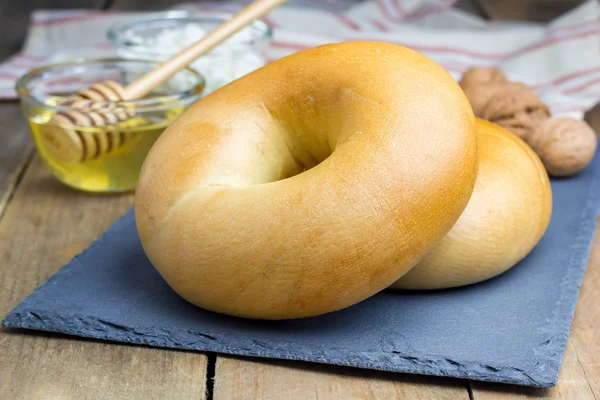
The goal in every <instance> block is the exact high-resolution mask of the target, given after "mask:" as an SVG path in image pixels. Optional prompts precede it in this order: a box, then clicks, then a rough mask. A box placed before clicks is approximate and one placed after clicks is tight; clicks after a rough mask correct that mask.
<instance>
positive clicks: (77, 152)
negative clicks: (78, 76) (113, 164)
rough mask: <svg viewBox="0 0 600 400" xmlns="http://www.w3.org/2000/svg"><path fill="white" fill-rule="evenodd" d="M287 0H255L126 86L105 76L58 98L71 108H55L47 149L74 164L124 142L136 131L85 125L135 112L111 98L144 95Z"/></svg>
mask: <svg viewBox="0 0 600 400" xmlns="http://www.w3.org/2000/svg"><path fill="white" fill-rule="evenodd" d="M285 1H286V0H256V1H254V2H253V3H251V4H250V5H248V6H246V7H245V8H244V9H242V10H241V11H240V12H239V13H237V14H235V15H234V16H233V17H232V18H231V19H229V20H227V21H226V22H224V23H223V24H221V25H220V26H218V27H217V28H215V29H214V30H213V31H211V32H209V33H208V34H207V35H206V36H204V37H203V38H201V39H200V40H198V41H197V42H196V43H194V44H192V45H191V46H189V47H187V48H186V49H184V50H182V51H181V52H179V53H178V54H176V55H175V56H173V57H172V58H170V59H169V60H167V61H165V62H163V63H161V65H159V66H158V67H156V68H155V69H153V70H151V71H149V72H147V73H146V74H144V75H142V76H140V77H139V78H138V79H136V80H135V81H133V82H131V83H130V84H129V85H127V86H126V87H123V86H121V85H120V84H119V83H117V82H115V81H104V82H100V83H96V84H95V85H92V86H90V87H89V88H88V89H85V90H82V91H80V92H78V93H77V94H75V95H74V96H72V97H70V98H69V99H67V100H66V101H64V102H61V103H60V104H59V106H68V107H70V108H73V110H69V111H61V112H58V113H56V114H55V115H54V116H53V117H52V119H51V121H50V123H48V124H45V125H44V129H43V131H42V134H41V137H42V139H43V140H44V142H45V147H46V149H48V151H50V152H51V153H52V154H53V155H54V156H55V157H57V158H58V159H60V160H62V161H63V162H68V163H77V162H84V161H89V160H93V159H96V158H98V157H100V156H102V155H105V154H108V153H110V152H112V151H114V150H116V149H118V148H119V147H122V146H123V145H124V144H125V143H127V142H129V141H130V140H131V139H132V138H133V137H134V136H135V134H134V133H130V132H120V131H116V130H115V131H110V130H107V131H106V132H92V131H90V130H86V129H85V128H91V127H102V126H106V125H114V124H116V123H119V122H122V121H125V120H127V119H129V118H131V117H133V116H134V113H135V111H134V110H133V109H131V108H126V107H115V106H114V104H115V103H114V102H119V101H130V100H136V99H140V98H142V97H144V96H145V95H147V94H148V93H150V92H151V91H152V90H154V89H155V88H156V87H158V86H160V85H161V84H163V83H164V82H165V81H166V80H168V79H169V78H171V77H172V76H173V75H175V74H176V73H177V72H179V71H181V70H182V69H184V68H185V67H187V66H188V65H189V64H190V63H191V62H192V61H194V60H196V59H197V58H198V57H200V56H201V55H203V54H205V53H207V52H209V51H210V50H212V49H213V48H214V47H216V46H217V45H218V44H220V43H221V42H223V41H224V40H226V39H228V38H229V37H230V36H232V35H233V34H235V33H236V32H238V31H239V30H241V29H242V28H244V27H245V26H247V25H249V24H251V23H252V22H253V21H255V20H256V19H258V18H260V17H261V16H263V15H265V14H266V13H268V12H269V11H271V10H272V9H274V8H276V7H277V6H279V5H280V4H282V3H284V2H285ZM78 127H79V128H80V129H78ZM81 128H84V129H81Z"/></svg>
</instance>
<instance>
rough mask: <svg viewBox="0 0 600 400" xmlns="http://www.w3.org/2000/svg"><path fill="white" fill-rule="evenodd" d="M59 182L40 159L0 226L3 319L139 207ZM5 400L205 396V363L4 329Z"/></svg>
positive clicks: (188, 356)
mask: <svg viewBox="0 0 600 400" xmlns="http://www.w3.org/2000/svg"><path fill="white" fill-rule="evenodd" d="M132 199H133V197H132V195H130V194H129V195H93V194H86V193H82V192H77V191H74V190H72V189H69V188H67V187H65V186H63V185H62V184H60V183H58V182H57V181H56V180H55V179H54V178H53V177H52V176H51V175H50V174H49V172H48V171H47V170H46V169H45V167H44V166H43V165H42V162H41V161H40V159H39V158H37V156H36V157H35V158H34V160H33V162H32V164H31V166H30V168H28V170H27V172H26V173H25V175H24V177H23V180H22V182H21V184H20V185H19V187H18V189H17V191H16V192H15V194H14V196H13V198H12V200H11V202H10V203H9V205H8V206H7V208H6V210H5V214H4V217H3V218H2V220H1V221H0V265H1V268H0V287H1V288H2V290H1V291H0V315H2V316H4V315H6V314H7V313H8V312H9V311H10V310H11V309H12V308H13V307H14V306H16V305H17V303H18V302H19V301H21V300H22V299H23V298H24V297H25V296H26V295H28V294H29V293H30V292H31V291H32V290H33V289H34V288H35V287H37V286H38V285H40V284H42V283H43V282H44V281H45V280H46V279H47V278H48V277H50V275H52V274H53V273H54V272H55V271H56V270H58V268H60V267H61V266H62V265H63V264H64V263H66V262H67V261H68V260H69V259H70V258H71V257H72V256H73V255H75V254H76V253H78V252H80V251H81V250H82V249H84V248H85V247H87V246H88V245H89V243H90V242H92V241H93V240H94V239H96V238H97V237H98V236H99V235H100V234H101V233H102V232H104V231H105V230H106V229H107V228H108V227H109V226H110V225H111V223H112V222H113V221H114V220H115V219H117V218H118V217H119V216H121V215H122V214H123V213H124V212H125V211H126V210H127V209H128V208H129V207H130V206H131V204H132ZM0 360H1V361H0V362H1V365H2V367H1V368H0V399H10V400H18V399H27V400H29V399H95V400H96V399H144V400H145V399H179V398H186V399H189V398H193V399H203V398H204V397H205V377H206V356H204V355H202V354H198V353H191V352H178V351H168V350H158V349H151V348H145V347H140V346H124V345H116V344H109V343H104V342H96V341H88V340H77V339H73V338H65V337H58V336H53V335H45V334H37V333H36V334H31V333H25V332H21V331H14V330H8V331H7V330H0Z"/></svg>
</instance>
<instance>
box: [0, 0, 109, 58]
mask: <svg viewBox="0 0 600 400" xmlns="http://www.w3.org/2000/svg"><path fill="white" fill-rule="evenodd" d="M106 2H107V0H54V1H52V0H50V1H49V0H2V1H0V32H1V34H2V35H1V37H0V60H2V59H4V58H6V57H8V56H10V55H12V54H14V53H16V52H18V51H19V50H20V49H21V46H22V45H23V42H24V40H25V36H26V34H27V24H28V22H29V17H30V13H31V12H32V11H33V10H37V9H65V8H80V9H84V8H88V9H101V8H102V7H104V6H105V4H106Z"/></svg>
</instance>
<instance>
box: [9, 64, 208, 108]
mask: <svg viewBox="0 0 600 400" xmlns="http://www.w3.org/2000/svg"><path fill="white" fill-rule="evenodd" d="M117 63H134V64H136V63H137V64H140V63H141V64H154V65H158V64H160V62H159V61H157V60H147V59H130V58H121V57H106V58H79V59H74V60H70V61H64V62H59V63H53V64H47V65H43V66H40V67H36V68H33V69H31V70H29V71H27V72H26V73H25V74H24V75H22V76H20V77H19V78H18V79H17V81H16V83H15V90H16V91H17V93H18V95H19V99H20V100H21V101H28V102H33V103H35V105H36V106H38V107H44V108H47V109H50V110H55V111H57V112H60V111H63V112H65V111H72V110H74V108H72V107H69V106H63V105H52V104H48V103H47V100H48V98H49V97H52V98H58V99H67V98H68V97H70V96H71V95H70V96H50V95H48V96H45V97H40V96H39V93H37V94H36V93H35V92H33V91H31V90H30V89H29V88H28V84H29V83H31V82H32V81H33V80H34V79H36V78H39V77H41V79H44V78H43V75H44V74H47V73H48V72H49V71H52V70H55V69H58V68H64V67H69V66H85V65H91V64H117ZM125 71H126V70H125ZM182 71H185V72H187V73H190V74H192V76H194V77H196V78H197V80H198V81H197V82H196V83H195V84H194V85H193V86H192V87H191V88H189V89H188V90H184V91H180V92H175V93H172V94H168V95H161V96H156V97H151V98H141V99H138V100H119V101H113V100H105V101H102V103H103V104H104V105H106V106H108V107H119V108H120V107H124V108H130V109H135V110H136V112H150V111H155V110H163V109H166V108H170V107H176V106H179V105H181V104H182V103H183V104H185V103H188V102H194V101H196V100H198V99H199V98H200V97H201V96H202V94H203V93H204V90H205V88H206V79H205V78H204V75H202V74H201V73H200V72H198V71H197V70H195V69H193V68H190V67H189V66H188V67H186V68H184V69H182V70H181V71H178V73H180V72H182ZM43 94H46V95H47V93H46V92H44V93H43Z"/></svg>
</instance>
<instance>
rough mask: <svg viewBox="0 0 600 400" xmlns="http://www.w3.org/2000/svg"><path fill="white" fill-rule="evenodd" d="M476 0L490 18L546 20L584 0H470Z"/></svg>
mask: <svg viewBox="0 0 600 400" xmlns="http://www.w3.org/2000/svg"><path fill="white" fill-rule="evenodd" d="M470 1H477V2H478V3H479V4H480V5H481V7H482V8H483V9H484V10H485V12H486V14H487V15H488V16H489V17H490V19H494V20H516V21H536V22H548V21H551V20H553V19H554V18H556V17H558V16H560V15H562V14H564V13H566V12H568V11H569V10H572V9H573V8H575V7H577V6H578V5H581V4H582V3H583V2H584V1H585V0H527V1H524V0H470Z"/></svg>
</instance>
